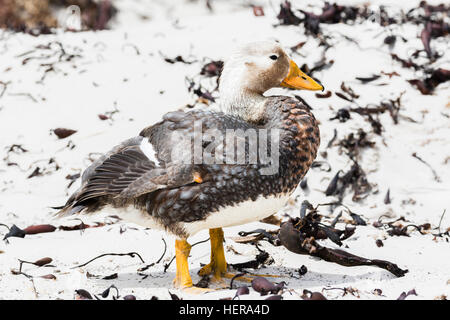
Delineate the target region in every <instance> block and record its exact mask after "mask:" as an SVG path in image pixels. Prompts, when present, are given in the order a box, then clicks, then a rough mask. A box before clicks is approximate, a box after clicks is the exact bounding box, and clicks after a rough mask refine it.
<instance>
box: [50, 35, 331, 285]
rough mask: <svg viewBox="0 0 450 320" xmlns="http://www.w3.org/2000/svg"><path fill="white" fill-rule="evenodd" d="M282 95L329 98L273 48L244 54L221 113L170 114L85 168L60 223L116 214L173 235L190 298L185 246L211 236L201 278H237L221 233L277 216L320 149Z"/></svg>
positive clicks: (233, 63)
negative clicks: (272, 92) (278, 92)
mask: <svg viewBox="0 0 450 320" xmlns="http://www.w3.org/2000/svg"><path fill="white" fill-rule="evenodd" d="M280 86H281V87H287V88H291V89H307V90H323V87H322V85H321V84H319V83H317V82H316V81H315V80H313V79H312V78H310V77H309V76H307V75H306V74H304V73H303V72H302V71H301V70H300V69H299V67H298V66H297V65H296V64H295V62H293V61H292V60H291V59H290V58H289V56H288V54H287V53H286V52H285V51H284V50H283V48H282V47H281V46H280V45H278V44H277V43H275V42H271V41H263V42H256V43H251V44H248V45H245V46H243V47H241V48H239V49H238V50H237V51H236V52H235V53H234V54H232V55H231V56H230V58H229V59H228V60H227V61H226V62H225V64H224V68H223V71H222V75H221V78H220V85H219V92H220V101H221V102H220V105H221V108H222V110H223V112H214V111H209V110H192V111H189V112H182V111H176V112H170V113H167V114H166V115H164V117H163V120H162V121H161V122H159V123H156V124H154V125H152V126H150V127H147V128H145V129H144V130H142V131H141V133H140V134H139V135H138V136H137V137H134V138H131V139H128V140H126V141H124V142H122V143H121V144H119V145H118V146H116V147H115V148H113V149H112V150H111V151H109V152H107V153H106V154H104V155H103V156H101V157H100V158H99V159H98V160H96V161H95V162H94V163H93V164H92V165H91V166H90V167H88V168H87V169H86V170H85V171H84V173H83V175H82V183H81V187H80V188H79V189H78V190H77V191H76V192H75V193H74V194H73V195H72V196H71V197H70V198H69V199H68V201H67V203H66V204H65V206H64V207H62V208H61V211H59V213H58V214H59V215H73V214H79V213H87V214H92V213H96V212H99V211H100V210H110V211H111V210H115V213H116V214H118V215H119V216H120V217H121V218H123V219H124V220H125V221H130V222H134V223H137V224H140V225H143V226H145V227H150V228H162V229H164V230H166V231H167V232H169V233H171V234H173V235H175V236H176V240H175V249H176V250H175V252H176V277H175V279H174V285H175V286H176V287H178V288H182V289H186V290H187V289H198V290H200V288H196V287H194V286H193V284H192V280H191V277H190V274H189V268H188V261H187V259H188V256H189V252H190V248H191V246H190V244H189V243H188V242H187V238H189V237H190V236H192V235H194V234H195V233H197V232H198V231H200V230H202V229H209V234H210V242H211V261H210V263H209V264H207V265H205V266H204V267H203V268H201V269H200V271H199V274H200V275H202V276H203V275H212V276H213V279H215V280H219V281H220V280H221V279H222V278H223V277H227V278H229V277H231V276H232V275H231V274H230V273H228V272H227V263H226V260H225V255H224V248H223V239H224V238H223V231H222V227H228V226H233V225H240V224H244V223H248V222H251V221H257V220H261V219H263V218H266V217H268V216H270V215H272V214H274V213H276V212H277V211H278V210H279V209H281V208H282V207H283V206H284V205H285V203H286V201H287V199H288V197H289V195H290V194H291V193H292V192H293V191H294V190H295V188H296V187H297V185H298V184H299V182H300V180H301V179H302V178H303V176H304V175H305V174H306V172H307V171H308V169H309V167H310V166H311V164H312V162H313V160H314V159H315V157H316V154H317V149H318V147H319V142H320V135H319V128H318V124H317V121H316V120H315V118H314V116H313V115H312V113H311V112H310V110H309V108H308V107H307V106H305V105H304V104H303V103H302V102H300V101H298V100H297V99H293V98H290V97H286V96H269V97H266V96H264V95H263V94H264V93H265V92H266V91H267V90H269V89H271V88H274V87H280ZM222 138H223V139H222ZM239 146H241V148H240V149H239ZM261 150H262V151H261ZM269 154H271V155H272V156H268V155H269ZM206 156H208V157H206ZM193 291H195V290H193Z"/></svg>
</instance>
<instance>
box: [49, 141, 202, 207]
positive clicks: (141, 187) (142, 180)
mask: <svg viewBox="0 0 450 320" xmlns="http://www.w3.org/2000/svg"><path fill="white" fill-rule="evenodd" d="M158 162H159V161H158V159H157V151H156V150H155V149H153V148H152V144H151V142H149V141H148V139H147V138H146V137H143V136H138V137H135V138H132V139H129V140H126V141H124V142H123V143H121V144H120V145H118V146H116V147H115V148H113V149H112V150H111V151H109V152H107V153H106V154H104V155H103V156H101V157H100V158H99V159H98V160H96V161H95V162H94V163H93V164H92V165H91V166H90V167H89V168H87V169H86V171H85V172H84V173H83V176H82V182H81V187H80V188H79V189H78V190H77V191H76V192H75V193H74V194H73V195H72V196H71V197H70V198H69V199H68V201H67V202H66V204H65V205H64V206H63V207H60V208H59V209H61V210H60V211H59V212H58V213H57V215H59V216H63V215H71V214H75V213H78V212H81V211H83V210H85V209H87V210H86V211H88V212H89V211H96V209H98V208H99V207H101V206H102V205H105V204H108V203H112V204H120V203H123V204H125V203H127V202H129V201H130V200H132V199H135V198H137V197H139V196H140V195H143V194H146V193H151V192H153V191H155V190H158V189H163V188H173V187H176V186H181V185H186V184H190V183H194V182H195V179H196V175H195V172H194V169H193V166H192V165H183V164H178V165H171V164H169V165H168V166H161V165H160V164H159V163H158Z"/></svg>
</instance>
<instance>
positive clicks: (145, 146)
mask: <svg viewBox="0 0 450 320" xmlns="http://www.w3.org/2000/svg"><path fill="white" fill-rule="evenodd" d="M139 148H140V149H141V151H142V153H144V154H145V156H146V157H147V158H148V159H149V160H150V161H153V162H154V163H155V164H156V165H159V160H158V158H157V157H156V151H155V149H154V148H153V145H152V144H151V143H150V142H149V141H148V139H147V138H144V139H142V142H141V144H140V145H139Z"/></svg>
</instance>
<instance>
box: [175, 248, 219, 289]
mask: <svg viewBox="0 0 450 320" xmlns="http://www.w3.org/2000/svg"><path fill="white" fill-rule="evenodd" d="M190 252H191V245H190V244H189V243H188V242H187V241H186V240H175V258H176V263H177V272H176V276H175V279H174V280H173V284H174V286H175V287H177V288H179V289H183V291H185V292H187V293H205V292H208V291H211V290H210V289H204V288H197V287H194V286H193V284H192V279H191V275H190V274H189V263H188V257H189V253H190Z"/></svg>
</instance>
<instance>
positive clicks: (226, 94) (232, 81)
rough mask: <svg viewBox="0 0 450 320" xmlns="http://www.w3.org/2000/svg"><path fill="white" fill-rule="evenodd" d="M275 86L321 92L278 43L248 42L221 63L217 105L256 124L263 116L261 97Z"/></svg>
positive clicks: (318, 86)
mask: <svg viewBox="0 0 450 320" xmlns="http://www.w3.org/2000/svg"><path fill="white" fill-rule="evenodd" d="M275 87H287V88H291V89H306V90H323V86H322V85H321V84H319V83H317V82H316V81H315V80H313V79H312V78H311V77H309V76H307V75H306V74H305V73H303V72H302V71H301V70H300V69H299V67H298V66H297V64H296V63H295V62H294V61H292V60H291V59H290V58H289V56H288V54H287V53H286V52H285V51H284V50H283V48H282V47H281V46H280V45H279V44H278V43H276V42H274V41H260V42H254V43H249V44H247V45H245V46H242V47H240V48H239V49H238V50H237V51H236V52H234V53H233V54H232V55H231V56H230V57H229V59H228V60H227V61H225V64H224V68H223V71H222V75H221V77H220V84H219V91H220V101H221V106H222V108H223V109H224V111H225V112H226V113H228V114H232V115H235V116H238V117H240V118H242V119H244V120H246V121H258V120H259V119H261V117H262V115H263V113H264V103H265V101H266V100H265V99H266V97H264V95H263V94H264V92H266V91H267V90H269V89H271V88H275Z"/></svg>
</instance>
